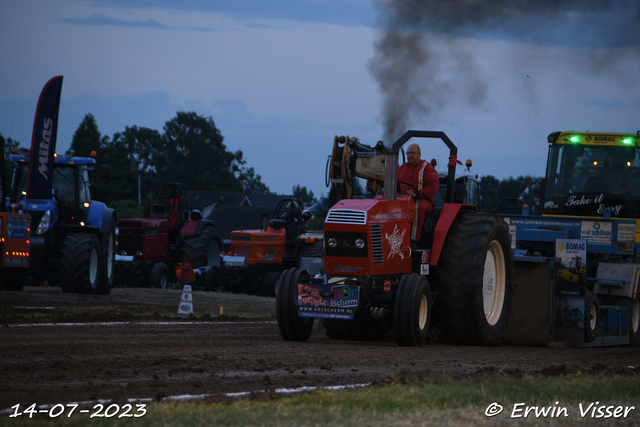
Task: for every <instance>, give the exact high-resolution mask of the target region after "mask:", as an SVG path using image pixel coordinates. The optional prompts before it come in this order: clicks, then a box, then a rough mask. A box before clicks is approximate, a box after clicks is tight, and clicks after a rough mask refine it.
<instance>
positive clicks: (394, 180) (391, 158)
mask: <svg viewBox="0 0 640 427" xmlns="http://www.w3.org/2000/svg"><path fill="white" fill-rule="evenodd" d="M413 137H416V138H438V139H441V140H442V142H444V143H445V144H446V145H447V147H449V155H450V156H457V155H458V147H456V146H455V144H454V143H453V142H452V141H451V140H450V139H449V137H448V136H447V135H446V134H445V133H444V132H442V131H431V130H408V131H406V132H405V133H404V135H402V136H401V137H400V138H398V140H397V141H396V142H394V143H393V145H392V146H391V148H389V147H384V150H385V151H384V153H385V154H386V155H387V161H386V162H385V168H384V183H385V184H384V187H385V189H384V200H395V199H396V196H397V186H398V153H399V152H400V147H402V146H403V145H404V144H405V143H406V142H407V141H409V140H410V139H411V138H413ZM455 182H456V166H455V163H453V166H449V171H448V173H447V196H446V200H445V202H447V203H453V195H454V191H453V189H454V184H455Z"/></svg>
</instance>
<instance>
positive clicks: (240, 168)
mask: <svg viewBox="0 0 640 427" xmlns="http://www.w3.org/2000/svg"><path fill="white" fill-rule="evenodd" d="M235 155H236V160H235V164H236V167H237V172H236V177H237V178H238V181H240V185H241V186H242V190H243V191H244V192H245V193H247V194H273V193H272V192H271V191H270V190H269V187H267V185H266V184H265V183H264V182H262V177H261V176H260V175H256V171H255V169H254V168H253V167H250V168H247V167H246V166H245V165H246V163H247V162H246V160H244V159H243V154H242V151H240V150H238V151H236V153H235Z"/></svg>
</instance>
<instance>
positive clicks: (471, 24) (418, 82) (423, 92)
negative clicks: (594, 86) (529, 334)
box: [368, 0, 640, 142]
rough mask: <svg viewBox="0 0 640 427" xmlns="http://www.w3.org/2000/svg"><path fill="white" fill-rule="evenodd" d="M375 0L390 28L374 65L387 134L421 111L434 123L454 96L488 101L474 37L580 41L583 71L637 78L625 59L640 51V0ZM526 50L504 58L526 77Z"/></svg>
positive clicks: (573, 44)
mask: <svg viewBox="0 0 640 427" xmlns="http://www.w3.org/2000/svg"><path fill="white" fill-rule="evenodd" d="M375 5H376V6H377V7H378V8H379V10H380V13H379V17H378V18H379V26H380V27H381V28H382V29H381V31H380V33H379V34H378V36H377V39H376V41H375V44H374V49H375V54H374V57H373V58H372V59H371V60H370V61H369V63H368V69H369V72H370V73H371V75H372V76H373V77H374V79H375V80H376V82H377V84H378V86H379V88H380V91H381V94H382V113H381V117H380V120H381V122H382V125H383V132H384V140H385V141H387V142H390V141H394V140H395V139H397V138H398V137H399V136H400V135H402V133H403V132H404V131H406V130H407V124H408V123H409V121H410V120H412V119H414V118H420V120H421V121H425V122H426V123H424V125H426V126H427V127H429V125H430V123H428V122H429V121H433V120H434V119H435V118H437V113H438V111H440V110H442V109H443V108H445V107H447V106H448V105H449V104H451V103H452V102H457V103H459V104H460V106H471V107H478V106H479V105H481V104H482V103H483V101H484V100H485V98H486V97H487V95H488V91H489V82H490V78H491V76H485V75H483V74H482V72H481V71H480V67H478V66H477V58H476V57H475V56H474V51H473V46H472V44H470V43H468V41H469V40H470V39H480V40H501V41H508V42H515V43H527V44H531V45H538V46H554V47H560V48H563V47H565V48H572V49H573V51H574V52H578V53H581V54H582V57H583V58H584V60H583V61H582V63H580V64H575V65H576V66H575V70H576V72H578V73H600V74H603V75H609V76H611V78H613V79H614V80H615V81H617V82H618V83H619V84H626V83H628V82H629V81H632V79H633V70H632V69H630V68H634V67H629V66H628V64H626V63H625V62H626V61H628V60H629V58H630V57H631V58H633V59H637V57H638V52H639V49H638V48H639V47H640V37H638V36H637V32H636V31H637V28H638V26H639V24H640V2H638V1H637V0H613V1H610V2H600V1H593V0H385V1H381V0H380V1H377V2H376V3H375ZM465 40H466V41H465ZM629 48H631V49H629ZM512 54H513V52H512ZM518 58H519V57H518V56H517V55H509V54H507V55H503V56H502V57H500V58H499V60H500V62H501V63H502V64H503V67H504V68H508V69H512V70H514V71H517V72H519V73H522V77H525V76H526V74H527V73H526V72H524V73H523V70H522V69H520V68H519V66H518V64H516V63H515V62H516V61H517V60H518ZM535 98H536V97H535V96H531V99H535ZM454 100H455V101H454Z"/></svg>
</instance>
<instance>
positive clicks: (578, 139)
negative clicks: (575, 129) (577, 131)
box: [569, 136, 580, 142]
mask: <svg viewBox="0 0 640 427" xmlns="http://www.w3.org/2000/svg"><path fill="white" fill-rule="evenodd" d="M569 141H571V142H578V141H580V138H578V137H577V136H572V137H571V138H569Z"/></svg>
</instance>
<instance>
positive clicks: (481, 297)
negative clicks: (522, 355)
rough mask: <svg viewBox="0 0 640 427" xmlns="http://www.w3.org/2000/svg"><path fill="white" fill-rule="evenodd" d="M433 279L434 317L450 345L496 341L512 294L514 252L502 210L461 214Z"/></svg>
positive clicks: (507, 314)
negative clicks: (489, 212)
mask: <svg viewBox="0 0 640 427" xmlns="http://www.w3.org/2000/svg"><path fill="white" fill-rule="evenodd" d="M433 270H434V274H433V282H432V284H433V285H434V287H435V290H436V291H437V294H438V298H437V299H436V303H435V306H434V316H436V318H437V319H438V322H439V324H438V326H440V328H441V330H442V337H443V339H444V340H445V341H447V342H449V343H452V344H465V345H485V346H493V345H498V344H500V342H501V341H502V338H503V337H504V333H505V330H506V329H507V324H508V320H509V314H510V313H511V301H512V297H513V252H512V250H511V240H510V236H509V231H508V228H507V225H506V223H505V222H504V220H503V219H502V217H500V216H499V215H495V214H485V213H475V212H474V213H460V214H458V216H457V217H456V219H455V220H454V222H453V224H452V225H451V228H450V229H449V232H448V233H447V237H446V240H445V242H444V245H443V248H442V253H441V254H440V259H439V262H438V266H437V267H435V268H434V269H433Z"/></svg>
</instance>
